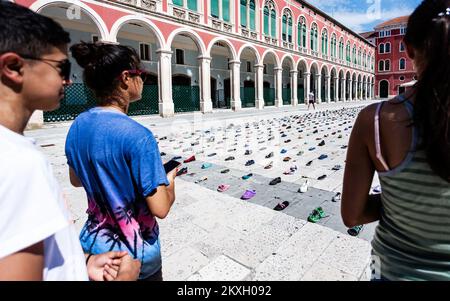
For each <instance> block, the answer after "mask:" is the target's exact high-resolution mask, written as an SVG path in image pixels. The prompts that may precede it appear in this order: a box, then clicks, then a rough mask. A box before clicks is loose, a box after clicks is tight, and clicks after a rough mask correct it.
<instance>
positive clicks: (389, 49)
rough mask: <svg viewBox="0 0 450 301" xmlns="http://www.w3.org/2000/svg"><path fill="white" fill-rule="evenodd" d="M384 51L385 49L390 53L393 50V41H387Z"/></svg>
mask: <svg viewBox="0 0 450 301" xmlns="http://www.w3.org/2000/svg"><path fill="white" fill-rule="evenodd" d="M384 51H385V53H390V52H391V43H386V46H385V50H384Z"/></svg>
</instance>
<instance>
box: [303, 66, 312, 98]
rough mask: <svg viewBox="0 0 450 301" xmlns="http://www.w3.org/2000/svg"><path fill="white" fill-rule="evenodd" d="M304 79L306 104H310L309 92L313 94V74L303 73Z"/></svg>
mask: <svg viewBox="0 0 450 301" xmlns="http://www.w3.org/2000/svg"><path fill="white" fill-rule="evenodd" d="M303 77H304V78H305V79H304V84H303V85H304V90H305V104H308V102H309V99H308V97H309V92H311V73H309V72H305V73H303Z"/></svg>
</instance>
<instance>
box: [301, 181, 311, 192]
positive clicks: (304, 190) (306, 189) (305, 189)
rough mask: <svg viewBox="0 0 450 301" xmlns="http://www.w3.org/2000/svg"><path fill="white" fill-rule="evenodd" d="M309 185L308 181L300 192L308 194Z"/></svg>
mask: <svg viewBox="0 0 450 301" xmlns="http://www.w3.org/2000/svg"><path fill="white" fill-rule="evenodd" d="M308 184H309V183H308V181H306V182H305V183H303V184H302V186H300V190H299V192H301V193H305V192H307V191H308Z"/></svg>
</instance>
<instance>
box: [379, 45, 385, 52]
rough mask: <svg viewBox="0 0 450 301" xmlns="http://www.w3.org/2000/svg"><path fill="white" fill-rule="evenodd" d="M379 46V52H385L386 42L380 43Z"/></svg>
mask: <svg viewBox="0 0 450 301" xmlns="http://www.w3.org/2000/svg"><path fill="white" fill-rule="evenodd" d="M378 47H379V53H380V54H383V53H384V44H380V45H379V46H378Z"/></svg>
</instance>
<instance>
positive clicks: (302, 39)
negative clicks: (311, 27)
mask: <svg viewBox="0 0 450 301" xmlns="http://www.w3.org/2000/svg"><path fill="white" fill-rule="evenodd" d="M297 29H298V46H299V47H303V48H306V20H305V18H304V17H301V18H300V21H299V22H298V28H297Z"/></svg>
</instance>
